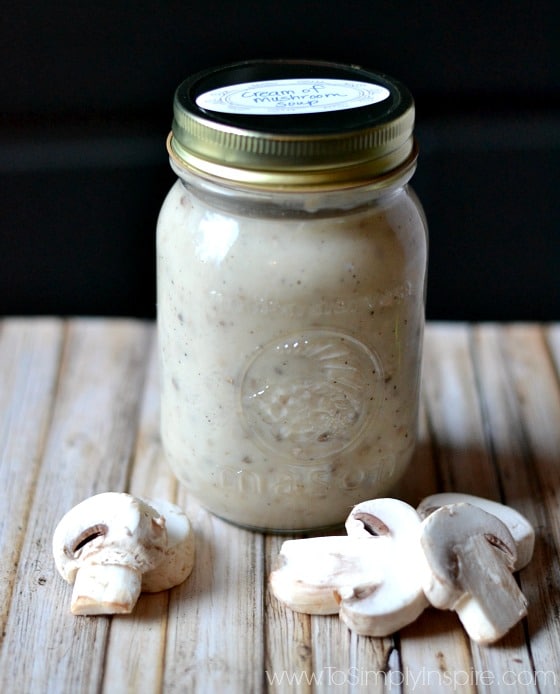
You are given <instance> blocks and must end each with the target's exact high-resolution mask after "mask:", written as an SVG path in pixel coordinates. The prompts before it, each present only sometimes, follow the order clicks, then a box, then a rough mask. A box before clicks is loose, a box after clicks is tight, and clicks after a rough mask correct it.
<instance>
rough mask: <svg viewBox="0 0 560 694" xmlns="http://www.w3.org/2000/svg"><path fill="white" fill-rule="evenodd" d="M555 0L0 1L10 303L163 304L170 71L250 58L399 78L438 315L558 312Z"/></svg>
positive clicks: (18, 309) (0, 177)
mask: <svg viewBox="0 0 560 694" xmlns="http://www.w3.org/2000/svg"><path fill="white" fill-rule="evenodd" d="M559 39H560V3H559V2H557V0H549V1H546V2H545V1H541V2H539V1H538V0H534V1H533V2H527V1H525V0H508V1H504V2H492V0H486V1H485V2H469V3H467V2H444V1H443V0H442V1H440V2H436V1H434V0H423V1H422V2H420V1H419V2H412V1H408V2H404V1H400V2H389V1H377V2H376V1H375V0H369V1H368V2H362V1H352V0H346V1H338V2H334V1H331V0H322V2H316V1H314V0H313V1H311V2H305V1H304V0H299V2H293V1H292V0H283V2H273V3H271V2H265V0H260V2H248V1H242V2H234V1H231V2H217V1H216V0H199V1H198V2H197V3H194V2H178V1H167V2H166V1H163V2H162V1H160V2H156V1H155V0H153V1H149V2H140V1H138V2H134V3H132V2H127V3H124V2H118V1H115V2H107V1H101V2H96V3H92V2H88V3H86V2H64V1H62V2H57V3H48V2H41V3H39V2H25V1H22V2H19V3H16V2H13V3H9V4H7V6H6V7H4V8H3V9H2V13H1V18H0V75H1V77H0V80H1V82H0V84H1V87H2V88H1V89H0V101H1V107H0V113H1V121H0V196H1V198H0V313H1V314H62V315H64V314H66V315H68V314H85V315H130V316H141V317H153V316H154V315H155V268H154V257H155V252H154V241H155V239H154V228H155V224H156V219H157V214H158V210H159V207H160V205H161V203H162V201H163V198H164V196H165V194H166V192H167V190H168V188H169V187H170V186H171V184H172V182H173V180H174V176H173V174H172V173H171V170H170V169H169V167H168V162H167V155H166V152H165V138H166V135H167V133H168V131H169V129H170V124H171V109H172V98H173V92H174V90H175V87H176V86H177V85H178V84H179V82H181V81H182V80H183V79H184V78H185V77H186V76H188V75H189V74H191V73H192V72H195V71H197V70H200V69H203V68H206V67H210V66H213V65H218V64H220V63H224V62H231V61H236V60H244V59H249V58H266V57H270V58H277V57H287V58H321V59H327V60H335V61H341V62H349V63H354V64H361V65H363V66H365V67H368V68H371V69H374V70H379V71H382V72H386V73H388V74H391V75H393V76H394V77H397V78H399V79H400V80H402V81H403V82H405V83H406V84H407V85H408V87H409V88H410V89H411V91H412V92H413V94H414V96H415V99H416V104H417V128H416V131H417V136H418V139H419V141H420V147H421V155H420V161H419V167H418V171H417V173H416V175H415V177H414V179H413V185H414V187H415V189H416V190H417V192H418V194H419V195H420V197H421V199H422V201H423V203H424V207H425V209H426V212H427V215H428V219H429V222H430V274H429V287H428V317H429V318H432V319H457V320H551V319H558V318H559V317H560V292H559V281H558V276H559V270H560V244H559V243H558V231H559V230H560V99H559V95H560V91H559V90H560V42H559Z"/></svg>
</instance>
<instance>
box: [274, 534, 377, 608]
mask: <svg viewBox="0 0 560 694" xmlns="http://www.w3.org/2000/svg"><path fill="white" fill-rule="evenodd" d="M381 580H382V576H381V574H380V572H379V569H378V566H377V558H376V556H375V554H374V553H373V552H369V551H368V548H367V547H365V546H364V542H363V541H362V540H358V539H352V538H349V537H347V536H345V535H340V536H338V535H334V536H331V537H309V538H304V539H301V540H286V541H285V542H284V543H283V544H282V547H281V549H280V554H279V556H278V560H277V567H276V569H275V570H274V571H273V572H272V573H271V574H270V587H271V589H272V592H273V593H274V595H275V596H276V597H277V598H278V600H280V601H281V602H283V603H285V604H286V605H287V606H288V607H289V608H290V609H292V610H294V611H295V612H305V613H306V614H336V613H337V612H338V610H339V603H340V598H339V595H340V593H343V594H354V593H365V592H371V591H372V590H375V588H377V586H378V585H379V584H380V583H381Z"/></svg>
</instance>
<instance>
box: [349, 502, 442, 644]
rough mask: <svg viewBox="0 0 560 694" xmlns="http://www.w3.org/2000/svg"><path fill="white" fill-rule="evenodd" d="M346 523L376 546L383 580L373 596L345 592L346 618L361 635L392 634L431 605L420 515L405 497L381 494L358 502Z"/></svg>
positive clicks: (352, 533) (351, 531) (351, 533)
mask: <svg viewBox="0 0 560 694" xmlns="http://www.w3.org/2000/svg"><path fill="white" fill-rule="evenodd" d="M345 526H346V531H347V533H348V536H349V537H356V538H361V539H362V541H363V542H365V543H366V544H367V547H368V550H369V548H370V547H371V552H372V554H375V556H376V562H377V566H378V570H379V571H380V572H381V574H382V576H383V580H382V582H381V583H380V585H379V586H378V587H377V589H376V590H375V591H372V592H371V593H370V594H369V595H341V603H340V618H341V619H342V621H343V622H345V624H346V625H347V626H348V627H349V628H350V629H352V630H353V631H355V632H357V633H358V634H364V635H369V636H387V635H389V634H392V633H393V632H395V631H398V630H399V629H402V628H403V627H405V626H406V625H407V624H410V623H411V622H413V621H414V620H415V619H416V618H417V617H418V616H419V615H420V614H421V613H422V612H423V611H424V609H425V608H426V607H427V605H428V601H427V599H426V596H425V595H424V591H423V589H422V581H421V575H422V574H423V572H422V571H420V567H423V566H424V565H425V562H426V560H425V557H424V553H423V551H422V548H421V547H420V542H419V539H420V528H421V521H420V517H419V516H418V514H417V512H416V511H415V509H414V508H412V506H409V505H408V504H407V503H405V502H404V501H400V500H399V499H391V498H380V499H372V500H370V501H364V502H362V503H361V504H358V505H357V506H354V508H353V509H352V511H351V512H350V515H349V516H348V518H347V519H346V523H345Z"/></svg>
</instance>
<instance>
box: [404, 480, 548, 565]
mask: <svg viewBox="0 0 560 694" xmlns="http://www.w3.org/2000/svg"><path fill="white" fill-rule="evenodd" d="M459 503H467V504H472V506H478V507H479V508H481V509H482V510H483V511H486V512H487V513H491V514H492V515H493V516H496V517H497V518H499V519H500V520H501V521H502V523H504V524H505V525H506V526H507V528H508V530H509V531H510V533H511V535H512V537H513V539H514V541H515V546H516V548H517V560H516V562H515V565H514V567H513V570H514V571H520V570H521V569H522V568H524V567H525V566H527V564H528V563H529V562H530V561H531V557H532V556H533V550H534V547H535V531H534V529H533V526H532V525H531V523H529V521H528V520H527V519H526V518H525V516H523V515H522V514H521V513H519V511H516V510H515V509H513V508H511V507H510V506H506V505H505V504H500V503H498V502H497V501H491V500H490V499H484V498H483V497H480V496H474V495H472V494H459V493H456V492H443V493H441V494H432V495H431V496H427V497H426V498H425V499H423V500H422V501H421V502H420V505H419V506H418V508H417V511H418V513H419V515H420V518H422V519H424V518H426V517H427V516H429V515H430V513H433V512H434V511H436V510H437V509H438V508H440V507H441V506H448V505H449V504H459Z"/></svg>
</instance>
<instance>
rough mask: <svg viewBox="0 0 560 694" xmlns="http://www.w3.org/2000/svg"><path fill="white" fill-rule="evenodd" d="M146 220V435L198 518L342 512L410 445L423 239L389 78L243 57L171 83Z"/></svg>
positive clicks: (257, 523) (406, 101) (408, 107)
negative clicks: (151, 421) (153, 376)
mask: <svg viewBox="0 0 560 694" xmlns="http://www.w3.org/2000/svg"><path fill="white" fill-rule="evenodd" d="M174 114H175V118H174V122H173V129H172V133H171V135H170V137H169V139H168V150H169V153H170V161H171V165H172V167H173V169H174V171H175V172H176V173H177V176H178V179H177V182H176V183H175V185H174V186H173V187H172V189H171V191H170V192H169V194H168V196H167V198H166V200H165V203H164V205H163V207H162V210H161V213H160V217H159V220H158V233H157V262H158V265H157V277H158V334H159V343H160V361H161V388H162V391H161V435H162V442H163V447H164V451H165V454H166V456H167V459H168V461H169V463H170V465H171V467H172V469H173V471H174V473H175V474H176V476H177V477H178V479H179V480H180V481H181V482H183V483H184V484H185V485H186V486H187V487H188V489H189V490H190V491H191V492H192V494H193V495H194V496H195V497H197V499H198V500H199V501H200V502H201V503H202V504H203V505H204V506H205V507H207V508H208V509H209V510H210V511H212V512H213V513H215V514H216V515H218V516H220V517H222V518H224V519H226V520H229V521H232V522H234V523H237V524H239V525H243V526H246V527H250V528H254V529H260V530H274V531H296V530H307V529H311V528H326V527H329V526H334V525H337V524H339V523H341V522H342V521H343V520H344V519H345V517H346V516H347V514H348V511H349V509H350V508H351V507H352V505H353V504H356V503H358V502H360V501H363V500H365V499H369V498H373V497H376V496H379V495H384V494H386V493H387V492H388V490H389V489H390V488H391V486H392V485H393V484H394V483H395V482H396V481H397V480H398V479H399V477H400V476H401V475H402V474H403V473H404V471H405V469H406V467H407V465H408V463H409V461H410V459H411V456H412V453H413V450H414V446H415V439H416V427H417V415H418V405H419V385H420V362H421V352H422V335H423V326H424V298H425V296H424V295H425V281H426V263H427V233H426V223H425V218H424V215H423V212H422V209H421V206H420V204H419V202H418V200H417V198H416V196H415V194H414V193H413V191H412V190H411V188H410V187H409V186H408V181H409V179H410V178H411V176H412V174H413V172H414V168H415V164H416V157H417V149H416V144H415V141H414V137H413V122H414V105H413V101H412V98H411V96H410V94H409V92H408V91H407V90H406V88H405V87H403V85H401V84H399V83H398V82H396V81H394V80H391V79H389V78H387V77H386V76H382V75H377V74H374V73H371V72H368V71H366V70H362V69H359V68H356V67H349V66H342V65H338V64H331V63H322V62H308V61H306V62H296V61H265V62H262V61H258V62H253V61H251V62H245V63H239V64H234V65H229V66H225V67H223V68H217V69H215V70H210V71H207V72H204V73H199V74H198V75H195V76H194V77H192V78H190V79H188V80H187V81H186V82H184V83H183V84H182V85H181V86H180V87H179V89H178V90H177V92H176V95H175V104H174Z"/></svg>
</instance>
